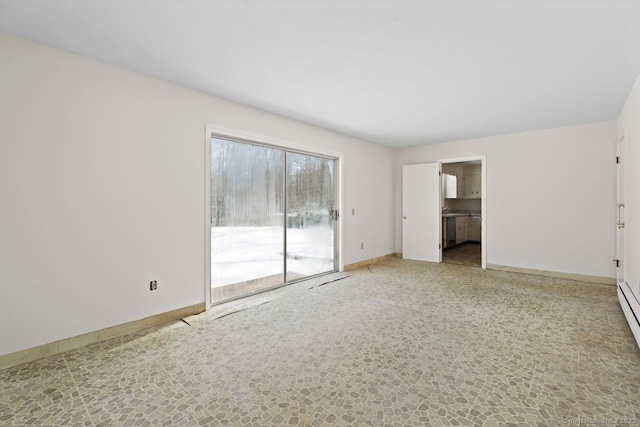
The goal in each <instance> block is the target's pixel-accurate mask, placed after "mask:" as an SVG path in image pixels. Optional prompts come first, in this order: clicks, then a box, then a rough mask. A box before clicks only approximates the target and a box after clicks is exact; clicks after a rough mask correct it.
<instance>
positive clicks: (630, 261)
mask: <svg viewBox="0 0 640 427" xmlns="http://www.w3.org/2000/svg"><path fill="white" fill-rule="evenodd" d="M623 135H624V137H625V138H624V145H625V147H624V150H625V151H624V157H625V160H624V163H625V165H624V170H625V180H624V186H625V191H624V193H625V198H624V203H625V229H624V242H625V247H624V251H625V252H624V263H623V265H624V278H625V281H626V282H627V284H628V285H629V287H630V288H631V290H632V291H634V292H635V293H636V298H638V300H639V301H640V76H638V79H637V80H636V83H635V85H634V87H633V90H632V91H631V93H630V94H629V98H628V99H627V102H626V103H625V105H624V108H623V109H622V112H621V113H620V117H619V119H618V139H620V138H622V136H623ZM637 314H638V313H636V315H637Z"/></svg>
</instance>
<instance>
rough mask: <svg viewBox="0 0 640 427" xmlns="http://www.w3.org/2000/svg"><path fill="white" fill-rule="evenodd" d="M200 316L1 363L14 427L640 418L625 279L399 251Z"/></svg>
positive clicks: (1, 402) (2, 390)
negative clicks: (598, 281)
mask: <svg viewBox="0 0 640 427" xmlns="http://www.w3.org/2000/svg"><path fill="white" fill-rule="evenodd" d="M336 279H341V280H336ZM333 280H335V281H333ZM327 282H329V283H327ZM185 320H186V321H187V322H188V323H189V324H190V325H188V324H187V323H184V322H174V323H171V324H168V325H166V326H163V327H159V328H155V329H151V330H147V331H143V332H140V333H137V334H134V335H131V336H127V337H122V338H119V339H115V340H111V341H108V342H105V343H102V344H97V345H92V346H89V347H85V348H82V349H80V350H76V351H73V352H69V353H65V354H62V355H59V356H56V357H51V358H48V359H44V360H41V361H38V362H34V363H29V364H26V365H22V366H19V367H16V368H12V369H7V370H4V371H0V381H1V382H0V384H1V386H0V425H3V426H6V425H8V426H12V425H38V426H40V425H83V426H112V425H115V426H120V425H132V426H133V425H141V426H145V425H147V426H160V425H185V426H198V425H212V426H213V425H232V426H241V425H255V426H264V425H310V426H330V425H331V426H333V425H372V426H383V425H398V426H406V425H416V426H423V425H433V426H442V425H477V426H499V425H500V426H501V425H505V426H506V425H539V426H549V425H562V424H585V423H591V424H595V423H596V422H600V423H605V422H609V423H613V422H615V423H620V422H621V421H624V420H630V421H634V420H635V422H636V423H637V422H640V421H638V420H639V419H640V351H639V350H638V348H637V346H636V344H635V342H634V340H633V337H632V335H631V332H630V330H629V327H628V325H627V324H626V321H625V319H624V316H623V314H622V312H621V309H620V307H619V305H618V302H617V299H616V292H615V288H614V287H612V286H604V285H594V284H586V283H579V282H572V281H567V280H558V279H550V278H544V277H536V276H529V275H523V274H513V273H506V272H497V271H483V270H480V269H478V268H472V267H466V266H461V265H453V264H430V263H421V262H412V261H406V260H399V259H393V260H389V261H385V262H383V263H379V264H374V265H371V266H370V267H369V268H366V267H365V268H362V269H360V270H355V271H350V272H347V273H335V274H331V275H328V276H323V277H320V278H316V279H313V280H309V281H305V282H300V283H297V284H294V285H291V286H288V287H285V288H281V289H278V290H276V291H272V292H269V293H264V294H260V295H256V296H254V297H251V298H249V299H244V300H239V301H235V302H232V303H228V304H225V305H223V306H217V307H214V309H212V310H211V311H209V312H207V313H203V314H201V315H198V316H193V317H190V318H188V319H185Z"/></svg>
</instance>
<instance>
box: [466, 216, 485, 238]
mask: <svg viewBox="0 0 640 427" xmlns="http://www.w3.org/2000/svg"><path fill="white" fill-rule="evenodd" d="M468 218H469V240H470V241H472V242H480V241H482V217H480V216H470V217H468Z"/></svg>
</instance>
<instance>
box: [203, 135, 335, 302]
mask: <svg viewBox="0 0 640 427" xmlns="http://www.w3.org/2000/svg"><path fill="white" fill-rule="evenodd" d="M212 137H218V138H221V139H227V140H230V141H235V142H241V143H246V144H251V145H258V146H263V147H270V148H276V149H280V150H284V151H285V152H293V153H299V154H307V155H311V156H315V157H321V158H326V159H330V160H333V161H334V182H335V184H334V185H335V189H334V192H335V209H337V211H338V219H337V220H336V221H335V222H334V240H333V247H334V257H333V271H344V264H343V260H342V249H343V247H342V246H343V245H342V240H343V238H342V228H343V227H342V193H343V191H342V190H343V182H342V163H343V161H342V160H343V154H342V153H340V152H335V151H331V150H326V149H322V148H316V147H311V146H305V145H302V144H298V143H294V142H291V141H286V140H280V139H275V138H271V137H267V136H264V135H256V134H252V133H248V132H243V131H238V130H236V129H228V128H222V127H219V126H213V125H207V126H206V127H205V138H204V139H205V156H204V157H205V165H204V166H205V174H204V175H205V197H204V199H205V203H204V209H205V212H204V213H205V215H204V216H205V221H204V225H205V233H204V235H205V242H204V245H205V247H204V253H205V256H204V261H205V284H204V285H205V286H204V288H205V292H204V296H205V307H206V309H207V310H209V309H210V308H211V307H212V306H213V305H214V304H213V303H212V302H211V138H212ZM285 158H286V155H285ZM284 226H285V227H284V228H285V233H286V228H287V227H286V226H287V224H286V223H285V224H284ZM285 245H286V234H285ZM285 262H286V257H285ZM285 266H286V264H285ZM285 268H286V267H285ZM284 273H285V280H286V270H285V271H284ZM321 274H325V273H321ZM311 277H314V276H308V277H305V278H303V279H298V280H292V281H286V282H285V283H283V284H281V285H277V286H273V287H269V288H266V289H264V290H261V291H260V292H264V291H268V290H271V289H274V288H277V287H280V286H284V285H288V284H291V283H295V282H297V281H299V280H305V279H308V278H311ZM256 293H257V292H256ZM231 299H233V298H231ZM225 301H226V300H224V301H221V302H225ZM219 303H220V302H216V304H219Z"/></svg>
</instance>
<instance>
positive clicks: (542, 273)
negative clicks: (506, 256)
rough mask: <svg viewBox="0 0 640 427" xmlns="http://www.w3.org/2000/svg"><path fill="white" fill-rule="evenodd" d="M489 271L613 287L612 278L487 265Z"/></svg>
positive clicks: (613, 279)
mask: <svg viewBox="0 0 640 427" xmlns="http://www.w3.org/2000/svg"><path fill="white" fill-rule="evenodd" d="M487 268H488V269H489V270H500V271H509V272H511V273H524V274H532V275H534V276H545V277H555V278H557V279H568V280H577V281H579V282H589V283H600V284H602V285H614V286H615V284H616V279H615V278H613V277H601V276H589V275H586V274H574V273H561V272H558V271H548V270H535V269H532V268H521V267H511V266H508V265H498V264H487Z"/></svg>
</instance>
